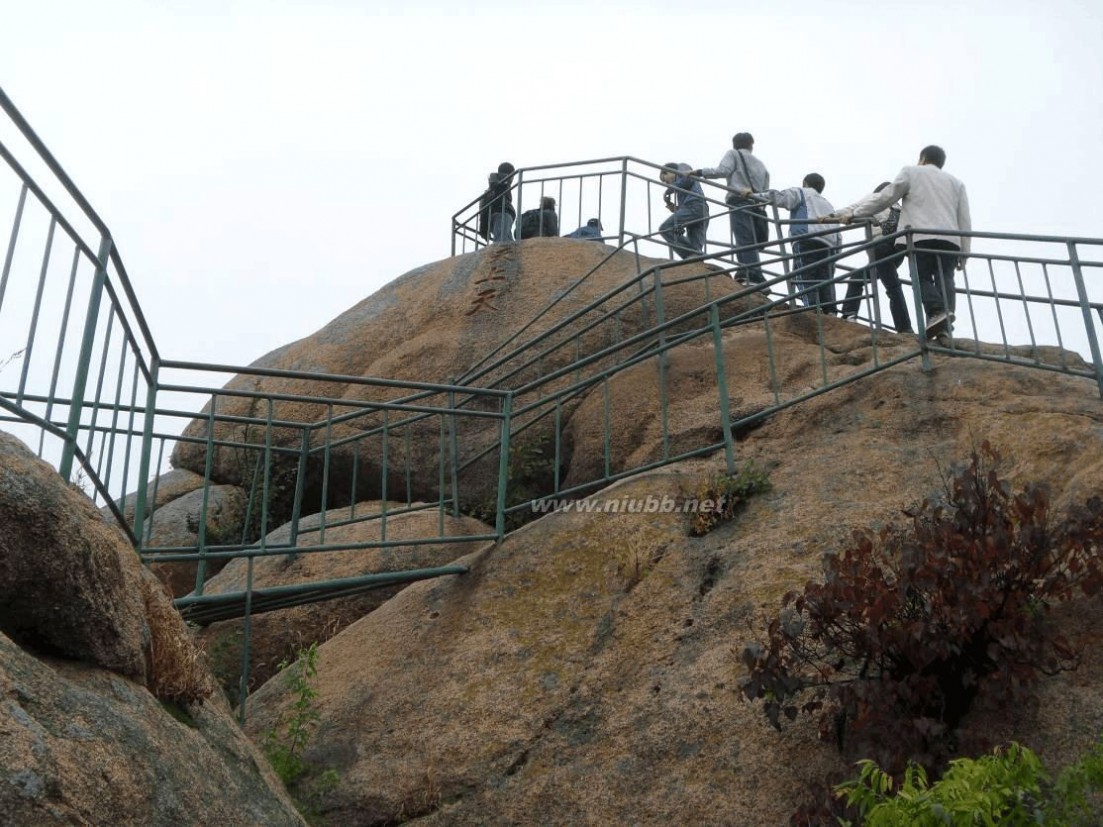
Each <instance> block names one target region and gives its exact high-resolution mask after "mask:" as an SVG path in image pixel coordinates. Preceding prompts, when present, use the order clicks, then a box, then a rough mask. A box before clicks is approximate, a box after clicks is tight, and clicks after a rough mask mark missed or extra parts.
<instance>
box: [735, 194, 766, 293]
mask: <svg viewBox="0 0 1103 827" xmlns="http://www.w3.org/2000/svg"><path fill="white" fill-rule="evenodd" d="M757 204H758V202H757V201H751V200H750V199H749V198H742V199H738V200H734V199H733V200H732V201H729V202H728V206H729V207H742V209H738V210H736V211H735V212H733V213H730V216H731V225H732V235H733V236H735V246H736V247H737V248H739V249H737V250H736V251H735V260H736V261H738V262H739V263H740V264H742V265H743V267H744V268H745V270H744V272H745V274H746V278H747V281H750V282H753V283H755V284H761V283H762V282H764V281H766V279H765V278H763V277H762V269H761V267H759V257H758V250H745V249H742V248H744V247H747V246H748V245H752V244H761V243H762V242H764V241H766V239H765V238H759V237H758V235H757V233H756V223H757V222H761V221H762V219H761V218H760V217H759V214H758V213H756V212H755V211H754V210H752V209H751V207H752V205H753V206H757ZM756 219H757V222H756Z"/></svg>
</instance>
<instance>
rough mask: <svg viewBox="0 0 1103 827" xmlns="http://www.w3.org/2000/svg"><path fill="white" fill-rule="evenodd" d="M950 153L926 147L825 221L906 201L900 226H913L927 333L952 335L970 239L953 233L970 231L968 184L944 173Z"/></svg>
mask: <svg viewBox="0 0 1103 827" xmlns="http://www.w3.org/2000/svg"><path fill="white" fill-rule="evenodd" d="M945 163H946V153H945V151H944V150H943V149H942V148H941V147H938V146H934V145H931V146H928V147H924V149H923V151H922V152H920V153H919V163H918V164H917V165H916V166H907V167H904V168H903V169H902V170H900V174H899V175H897V176H896V179H895V180H894V181H893V182H892V184H891V185H889V186H888V187H885V188H884V189H883V190H881V191H880V192H877V193H873V194H872V195H868V196H866V197H865V198H863V199H862V200H861V201H859V202H857V203H856V204H852V205H851V206H849V207H847V208H846V209H843V210H839V212H838V213H836V214H834V215H831V216H825V217H824V218H823V219H821V221H837V222H838V223H840V224H847V223H849V222H850V221H851V220H852V219H854V218H864V217H866V216H870V215H873V214H874V213H876V212H879V211H881V210H883V209H885V208H886V207H888V206H890V205H892V204H894V203H895V202H896V201H898V200H899V201H901V204H900V226H901V227H914V228H916V229H917V230H918V232H916V233H914V234H913V235H912V238H913V239H915V247H916V253H915V266H916V272H915V273H914V276H915V278H916V279H917V280H918V282H919V288H920V295H921V296H922V298H923V310H924V311H925V312H926V315H927V335H928V336H930V337H938V336H942V335H949V332H950V325H951V323H952V322H953V319H954V304H955V299H956V294H955V292H954V270H955V269H956V270H960V269H961V268H962V267H964V266H965V259H966V258H967V257H968V255H969V248H970V244H969V243H970V240H971V239H970V238H969V236H961V235H957V234H956V233H954V230H957V231H964V232H968V231H970V230H972V228H973V224H972V220H971V219H970V217H969V197H968V195H967V194H966V192H965V185H964V184H963V183H961V181H959V180H958V179H957V178H955V177H954V176H952V175H950V174H949V173H948V172H943V170H942V165H943V164H945Z"/></svg>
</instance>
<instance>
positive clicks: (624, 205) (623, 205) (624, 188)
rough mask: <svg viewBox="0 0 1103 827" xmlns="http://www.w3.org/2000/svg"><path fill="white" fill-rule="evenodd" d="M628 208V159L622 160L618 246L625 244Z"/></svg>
mask: <svg viewBox="0 0 1103 827" xmlns="http://www.w3.org/2000/svg"><path fill="white" fill-rule="evenodd" d="M627 210H628V159H627V158H623V159H621V162H620V220H619V221H618V222H617V225H618V226H617V246H618V247H623V246H624V221H625V215H626V213H627Z"/></svg>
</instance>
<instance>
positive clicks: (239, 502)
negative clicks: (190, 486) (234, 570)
mask: <svg viewBox="0 0 1103 827" xmlns="http://www.w3.org/2000/svg"><path fill="white" fill-rule="evenodd" d="M170 473H176V472H175V471H173V472H170ZM200 485H202V478H200ZM247 504H248V498H247V497H246V495H245V492H244V491H242V490H241V489H240V488H238V487H237V486H236V485H212V486H211V487H210V488H209V489H208V492H207V527H206V534H205V538H206V541H207V544H208V545H218V544H223V543H240V542H242V539H243V534H242V531H243V529H244V526H245V512H246V506H247ZM202 514H203V490H202V488H199V489H197V490H194V491H189V492H187V493H186V494H183V495H181V496H179V497H177V498H176V499H173V500H172V501H170V502H168V503H165V504H164V505H162V506H161V507H160V508H158V509H157V511H156V512H155V513H154V514H153V515H152V516H151V517H150V518H149V519H148V520H147V521H146V529H145V532H144V533H143V535H142V536H143V537H147V538H148V540H147V542H146V546H145V547H146V548H158V547H160V548H184V549H195V548H197V547H198V544H199V524H200V517H201V516H202ZM222 565H223V561H221V560H217V559H215V560H208V561H207V569H206V576H207V577H212V576H213V575H215V574H217V573H218V571H219V569H221V568H222ZM196 568H197V564H196V563H187V562H182V563H153V564H151V565H150V570H151V571H152V572H153V573H154V574H156V575H157V577H158V578H159V579H160V580H161V582H162V583H164V584H165V586H166V588H168V590H169V592H171V593H172V596H173V597H181V596H182V595H185V594H187V593H188V592H190V591H191V590H192V589H194V588H195V577H196Z"/></svg>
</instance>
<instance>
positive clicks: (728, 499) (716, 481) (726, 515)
mask: <svg viewBox="0 0 1103 827" xmlns="http://www.w3.org/2000/svg"><path fill="white" fill-rule="evenodd" d="M769 490H770V478H769V477H768V476H767V474H766V471H765V469H763V468H760V467H759V466H758V465H757V464H755V462H754V460H747V462H745V463H743V465H742V467H741V468H740V469H739V471H738V472H736V473H735V474H733V475H731V476H728V475H727V474H710V475H709V476H708V478H707V479H706V480H705V481H704V482H703V483H702V484H701V485H699V486H698V487H697V490H696V491H695V492H694V497H696V498H697V502H698V503H699V504H700V503H706V502H707V503H709V504H710V506H711V507H709V508H707V509H701V508H698V510H696V511H694V512H692V513H691V517H690V526H689V533H690V534H691V535H692V536H694V537H701V536H703V535H705V534H708V533H709V532H710V531H712V530H713V529H714V528H716V527H717V526H718V525H720V524H721V523H723V522H727V521H728V520H731V519H732V518H733V517H735V515H736V513H737V512H738V511H739V509H740V508H742V507H743V505H745V504H746V502H747V500H749V499H750V498H751V497H753V496H754V495H755V494H762V493H764V492H766V491H769Z"/></svg>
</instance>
